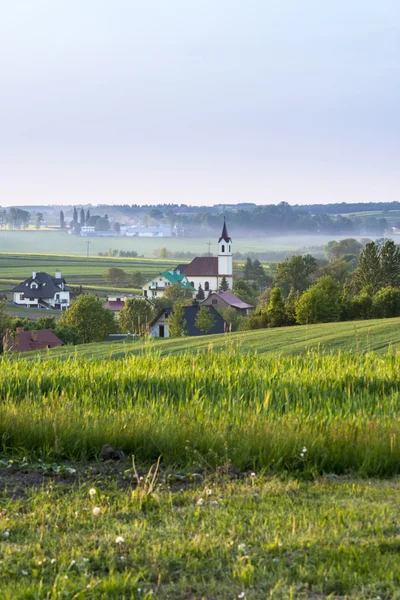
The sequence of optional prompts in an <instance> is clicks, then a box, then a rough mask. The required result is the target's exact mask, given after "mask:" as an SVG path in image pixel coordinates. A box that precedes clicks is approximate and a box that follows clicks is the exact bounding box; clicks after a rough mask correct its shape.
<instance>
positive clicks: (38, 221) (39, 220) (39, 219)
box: [35, 212, 44, 229]
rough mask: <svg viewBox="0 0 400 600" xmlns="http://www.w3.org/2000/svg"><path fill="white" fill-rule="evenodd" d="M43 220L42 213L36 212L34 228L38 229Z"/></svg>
mask: <svg viewBox="0 0 400 600" xmlns="http://www.w3.org/2000/svg"><path fill="white" fill-rule="evenodd" d="M43 221H44V218H43V213H41V212H38V213H36V215H35V229H40V227H41V225H42V223H43Z"/></svg>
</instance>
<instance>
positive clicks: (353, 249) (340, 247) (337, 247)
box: [325, 238, 363, 262]
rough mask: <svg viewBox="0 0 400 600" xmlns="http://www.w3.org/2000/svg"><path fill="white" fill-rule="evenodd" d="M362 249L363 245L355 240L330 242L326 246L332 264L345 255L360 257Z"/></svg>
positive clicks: (347, 239)
mask: <svg viewBox="0 0 400 600" xmlns="http://www.w3.org/2000/svg"><path fill="white" fill-rule="evenodd" d="M362 249H363V245H362V244H361V243H360V242H357V240H355V239H354V238H345V239H343V240H340V242H329V243H328V244H327V245H326V246H325V254H326V256H327V258H328V260H329V261H331V262H332V261H334V260H338V259H340V258H342V256H344V255H345V254H353V255H354V256H359V255H360V252H361V251H362Z"/></svg>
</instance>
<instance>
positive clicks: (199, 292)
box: [196, 284, 205, 302]
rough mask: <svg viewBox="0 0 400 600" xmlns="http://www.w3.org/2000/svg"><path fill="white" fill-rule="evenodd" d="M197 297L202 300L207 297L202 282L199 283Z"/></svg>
mask: <svg viewBox="0 0 400 600" xmlns="http://www.w3.org/2000/svg"><path fill="white" fill-rule="evenodd" d="M196 299H197V300H199V301H200V302H201V301H202V300H204V299H205V294H204V290H203V288H202V287H201V284H199V289H198V290H197V295H196Z"/></svg>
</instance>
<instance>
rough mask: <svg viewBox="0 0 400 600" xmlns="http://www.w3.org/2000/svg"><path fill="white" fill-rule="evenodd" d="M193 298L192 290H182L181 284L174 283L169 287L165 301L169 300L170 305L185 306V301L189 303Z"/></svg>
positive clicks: (165, 294) (165, 293)
mask: <svg viewBox="0 0 400 600" xmlns="http://www.w3.org/2000/svg"><path fill="white" fill-rule="evenodd" d="M191 297H192V292H191V291H190V290H185V289H184V288H181V286H180V285H179V283H173V284H172V285H169V286H168V287H167V288H166V290H165V292H164V299H165V300H167V301H168V302H169V304H170V305H174V304H176V303H179V304H185V300H186V301H187V300H189V298H191ZM186 303H187V302H186Z"/></svg>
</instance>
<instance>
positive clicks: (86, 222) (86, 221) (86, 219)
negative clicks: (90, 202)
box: [85, 209, 90, 225]
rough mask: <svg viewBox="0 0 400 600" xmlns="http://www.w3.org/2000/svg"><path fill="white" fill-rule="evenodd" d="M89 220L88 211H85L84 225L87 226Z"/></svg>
mask: <svg viewBox="0 0 400 600" xmlns="http://www.w3.org/2000/svg"><path fill="white" fill-rule="evenodd" d="M89 219H90V210H89V209H87V211H86V217H85V224H86V225H87V224H88V222H89Z"/></svg>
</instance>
